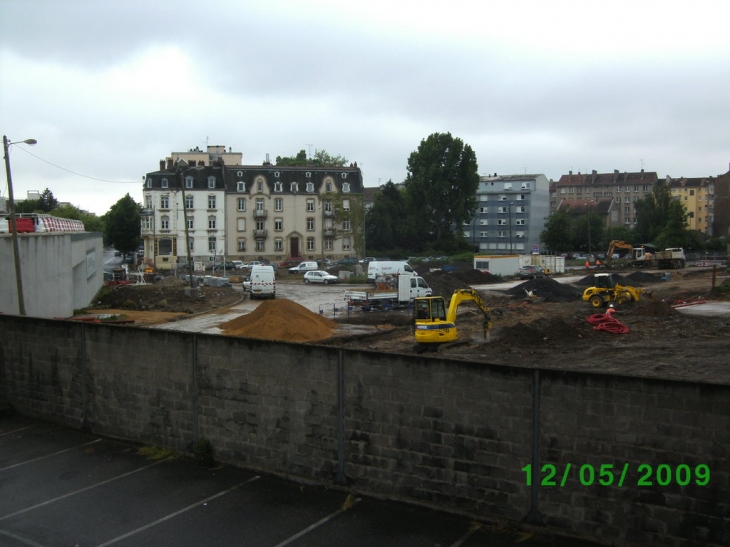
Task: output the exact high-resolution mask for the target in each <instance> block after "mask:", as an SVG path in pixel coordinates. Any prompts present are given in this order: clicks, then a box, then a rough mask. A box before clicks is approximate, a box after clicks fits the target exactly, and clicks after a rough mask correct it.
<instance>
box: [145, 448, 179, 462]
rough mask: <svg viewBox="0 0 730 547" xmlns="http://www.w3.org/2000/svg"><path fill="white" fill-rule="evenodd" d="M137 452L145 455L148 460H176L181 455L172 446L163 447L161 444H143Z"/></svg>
mask: <svg viewBox="0 0 730 547" xmlns="http://www.w3.org/2000/svg"><path fill="white" fill-rule="evenodd" d="M137 454H139V455H140V456H145V457H146V458H147V459H148V460H153V461H158V460H166V459H168V458H170V459H173V460H176V459H177V458H179V457H180V455H179V454H177V453H176V452H175V451H174V450H172V449H171V448H163V447H159V446H143V447H142V448H140V449H139V450H137Z"/></svg>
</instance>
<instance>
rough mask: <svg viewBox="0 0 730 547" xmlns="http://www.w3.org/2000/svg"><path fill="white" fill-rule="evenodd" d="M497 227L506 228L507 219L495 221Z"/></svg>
mask: <svg viewBox="0 0 730 547" xmlns="http://www.w3.org/2000/svg"><path fill="white" fill-rule="evenodd" d="M497 225H498V226H507V219H505V218H500V219H499V220H497Z"/></svg>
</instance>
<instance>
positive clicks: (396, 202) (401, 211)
mask: <svg viewBox="0 0 730 547" xmlns="http://www.w3.org/2000/svg"><path fill="white" fill-rule="evenodd" d="M407 219H408V211H407V205H406V199H405V197H404V195H403V192H401V190H399V189H398V187H397V186H396V185H395V184H393V181H391V180H389V181H388V182H387V183H386V184H384V185H383V186H382V189H381V191H380V193H378V194H376V196H375V200H374V202H373V206H372V208H371V209H370V210H369V211H368V213H367V217H366V222H365V227H366V230H367V231H366V236H365V239H366V249H367V250H368V251H391V250H393V249H396V248H412V247H411V246H410V244H411V243H412V242H411V241H410V234H409V227H410V226H409V223H408V220H407Z"/></svg>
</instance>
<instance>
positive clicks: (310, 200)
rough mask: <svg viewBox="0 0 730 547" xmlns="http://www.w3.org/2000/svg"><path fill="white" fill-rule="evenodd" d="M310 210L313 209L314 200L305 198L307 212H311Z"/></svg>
mask: <svg viewBox="0 0 730 547" xmlns="http://www.w3.org/2000/svg"><path fill="white" fill-rule="evenodd" d="M312 211H314V200H313V199H308V200H307V212H308V213H311V212H312Z"/></svg>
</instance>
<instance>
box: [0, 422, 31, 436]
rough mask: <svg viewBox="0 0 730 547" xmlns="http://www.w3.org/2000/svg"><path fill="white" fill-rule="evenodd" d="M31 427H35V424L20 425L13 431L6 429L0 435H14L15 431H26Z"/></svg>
mask: <svg viewBox="0 0 730 547" xmlns="http://www.w3.org/2000/svg"><path fill="white" fill-rule="evenodd" d="M31 427H35V424H32V425H26V426H25V427H20V428H18V429H13V430H12V431H5V432H3V433H0V437H3V436H5V435H12V434H13V433H17V432H18V431H24V430H26V429H30V428H31Z"/></svg>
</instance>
